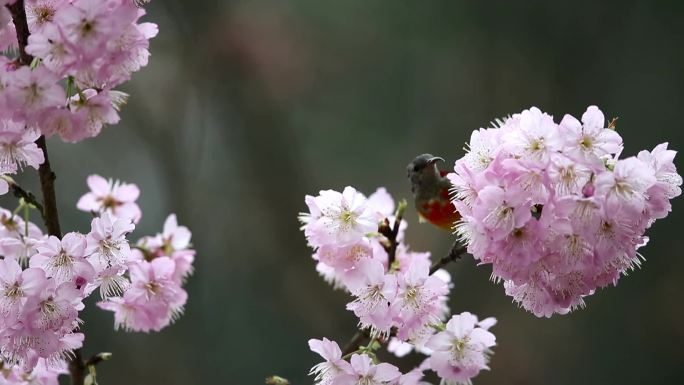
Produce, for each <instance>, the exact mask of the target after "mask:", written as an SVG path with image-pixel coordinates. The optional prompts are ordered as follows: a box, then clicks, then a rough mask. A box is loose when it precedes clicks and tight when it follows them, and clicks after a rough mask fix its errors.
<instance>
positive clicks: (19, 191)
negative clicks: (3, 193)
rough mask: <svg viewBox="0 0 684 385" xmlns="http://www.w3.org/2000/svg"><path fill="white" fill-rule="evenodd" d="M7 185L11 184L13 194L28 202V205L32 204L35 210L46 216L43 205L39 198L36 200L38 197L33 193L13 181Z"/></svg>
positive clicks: (9, 181)
mask: <svg viewBox="0 0 684 385" xmlns="http://www.w3.org/2000/svg"><path fill="white" fill-rule="evenodd" d="M7 184H9V187H10V190H11V191H12V194H14V196H15V197H17V198H19V199H23V200H24V201H26V203H30V204H31V205H33V206H35V208H36V209H37V210H38V211H40V215H41V216H42V217H44V216H45V213H44V209H43V204H42V203H40V201H39V200H38V198H36V196H35V195H33V193H32V192H30V191H27V190H24V188H23V187H21V186H19V184H17V182H15V181H13V180H8V181H7Z"/></svg>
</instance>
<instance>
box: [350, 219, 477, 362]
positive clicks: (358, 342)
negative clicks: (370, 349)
mask: <svg viewBox="0 0 684 385" xmlns="http://www.w3.org/2000/svg"><path fill="white" fill-rule="evenodd" d="M400 222H401V217H400V216H397V221H396V222H395V224H394V229H392V231H393V232H394V238H393V239H394V242H395V245H394V249H393V250H394V251H393V253H394V252H396V235H397V234H398V232H399V225H398V223H400ZM386 223H387V226H386V227H387V229H389V222H386ZM379 232H380V233H381V234H383V235H385V234H384V233H383V231H382V230H379ZM385 236H387V235H385ZM388 239H389V240H390V244H391V243H392V242H391V240H392V238H390V237H388ZM387 253H388V254H389V253H390V250H388V251H387ZM465 253H466V247H465V246H464V245H462V244H461V242H459V240H458V239H457V240H455V241H454V243H453V244H452V245H451V248H450V249H449V253H447V255H445V256H444V257H442V258H441V259H440V260H438V261H437V262H435V263H434V264H433V265H432V266H431V267H430V275H432V274H434V273H435V272H436V271H437V270H439V269H441V268H442V267H444V266H446V265H448V264H449V263H451V262H456V261H458V260H459V259H461V258H462V257H463V255H464V254H465ZM390 266H391V263H390ZM395 333H396V329H393V330H392V332H391V333H390V336H391V335H394V334H395ZM369 340H370V334H369V333H368V331H367V330H359V331H357V332H356V334H354V336H353V337H352V338H351V339H350V340H349V342H347V343H346V344H345V345H344V348H343V349H342V355H343V356H346V355H348V354H351V353H353V352H355V351H357V350H359V348H360V347H361V346H362V345H363V344H365V343H367V342H368V341H369Z"/></svg>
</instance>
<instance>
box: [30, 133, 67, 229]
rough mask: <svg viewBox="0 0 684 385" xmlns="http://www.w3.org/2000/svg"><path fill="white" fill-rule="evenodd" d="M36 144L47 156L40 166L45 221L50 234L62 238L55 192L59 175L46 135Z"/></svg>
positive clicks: (39, 173)
mask: <svg viewBox="0 0 684 385" xmlns="http://www.w3.org/2000/svg"><path fill="white" fill-rule="evenodd" d="M36 144H37V145H38V147H39V148H40V149H41V150H42V151H43V155H44V156H45V162H43V164H41V165H40V167H39V168H38V175H39V176H40V189H41V191H42V192H43V204H44V209H43V221H44V222H45V227H46V228H47V232H48V234H50V235H54V236H56V237H59V238H61V237H62V230H61V228H60V226H59V213H58V211H57V196H56V194H55V179H56V178H57V177H56V176H55V173H54V172H53V171H52V167H51V166H50V159H49V157H48V151H47V144H46V143H45V136H43V135H41V136H40V138H38V140H36Z"/></svg>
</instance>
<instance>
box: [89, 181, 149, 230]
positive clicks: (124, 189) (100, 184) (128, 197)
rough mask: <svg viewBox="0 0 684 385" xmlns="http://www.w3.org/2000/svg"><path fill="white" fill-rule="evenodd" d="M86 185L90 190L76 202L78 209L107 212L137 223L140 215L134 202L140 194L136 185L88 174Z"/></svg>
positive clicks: (138, 208)
mask: <svg viewBox="0 0 684 385" xmlns="http://www.w3.org/2000/svg"><path fill="white" fill-rule="evenodd" d="M88 187H89V188H90V192H89V193H87V194H85V195H83V196H82V197H81V199H79V201H78V203H77V204H76V207H77V208H78V209H79V210H82V211H92V212H98V213H99V212H107V213H109V214H111V215H113V216H114V217H117V218H121V219H128V220H131V221H133V223H138V221H139V220H140V217H141V215H142V213H141V211H140V207H138V205H137V204H136V203H135V201H136V200H137V199H138V196H139V195H140V190H138V186H136V185H134V184H129V183H122V182H119V181H113V180H112V179H110V180H106V179H105V178H103V177H101V176H99V175H90V176H89V177H88Z"/></svg>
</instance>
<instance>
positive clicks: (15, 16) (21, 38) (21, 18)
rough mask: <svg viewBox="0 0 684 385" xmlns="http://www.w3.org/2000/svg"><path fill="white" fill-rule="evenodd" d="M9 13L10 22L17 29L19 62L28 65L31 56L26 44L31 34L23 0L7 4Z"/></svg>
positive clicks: (31, 59)
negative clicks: (27, 51)
mask: <svg viewBox="0 0 684 385" xmlns="http://www.w3.org/2000/svg"><path fill="white" fill-rule="evenodd" d="M7 9H9V11H10V14H11V15H12V22H14V28H15V29H16V30H17V43H19V64H21V65H25V66H27V65H30V64H31V62H32V61H33V56H31V55H29V54H28V53H26V46H27V45H28V38H29V35H30V34H31V33H30V32H29V27H28V22H27V21H26V8H25V7H24V0H16V1H15V2H14V4H12V5H8V6H7Z"/></svg>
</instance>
